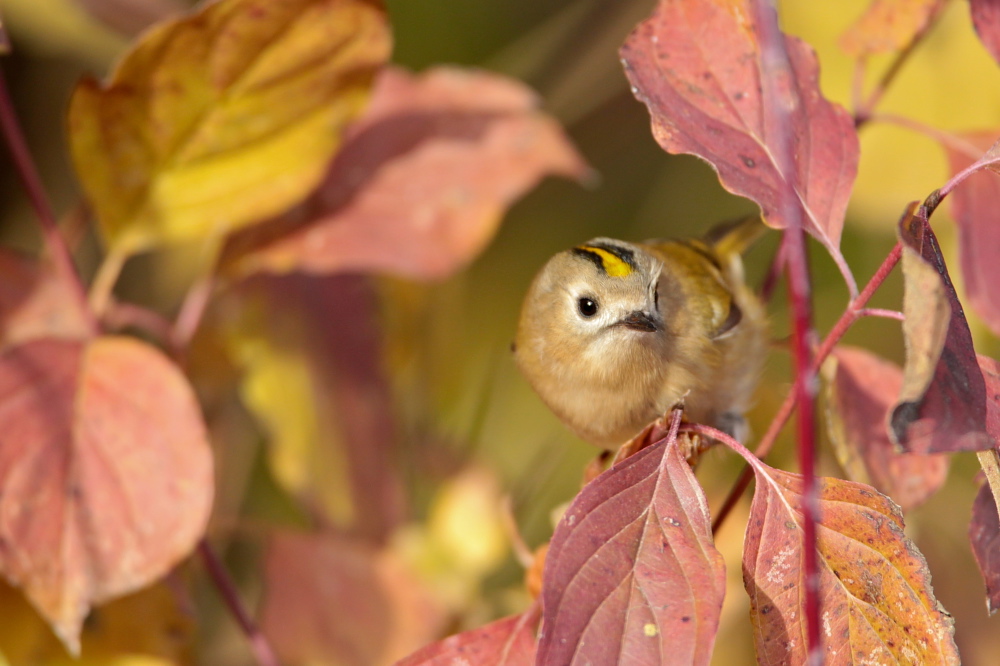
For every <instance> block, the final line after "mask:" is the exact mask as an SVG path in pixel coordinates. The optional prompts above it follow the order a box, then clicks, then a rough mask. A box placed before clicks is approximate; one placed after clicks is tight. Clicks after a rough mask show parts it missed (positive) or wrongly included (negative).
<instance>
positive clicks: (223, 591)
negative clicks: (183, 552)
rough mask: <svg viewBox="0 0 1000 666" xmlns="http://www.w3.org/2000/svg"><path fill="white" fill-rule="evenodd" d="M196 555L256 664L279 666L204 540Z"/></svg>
mask: <svg viewBox="0 0 1000 666" xmlns="http://www.w3.org/2000/svg"><path fill="white" fill-rule="evenodd" d="M198 554H199V555H201V559H202V562H204V563H205V568H206V569H207V570H208V574H209V576H210V577H211V579H212V582H214V583H215V587H216V588H217V589H218V590H219V594H220V595H221V596H222V599H223V601H225V602H226V606H227V607H228V608H229V612H230V613H232V614H233V617H235V618H236V621H237V623H239V625H240V629H242V630H243V633H244V634H246V637H247V639H248V640H249V642H250V650H251V651H252V652H253V655H254V658H255V659H256V661H257V663H258V664H259V665H260V666H280V663H281V662H279V661H278V658H277V656H275V653H274V650H273V649H272V648H271V644H270V643H269V642H268V640H267V637H265V636H264V634H263V633H261V631H260V628H259V627H258V626H257V624H256V623H255V622H254V621H253V618H251V617H250V613H248V612H247V609H246V608H245V607H244V606H243V601H242V600H241V599H240V594H239V591H238V590H237V589H236V584H235V583H233V579H232V578H230V576H229V572H228V571H226V568H225V566H223V564H222V561H221V560H220V559H219V556H218V555H216V554H215V551H214V550H212V547H211V546H210V545H209V544H208V541H206V540H205V539H202V540H201V541H199V542H198Z"/></svg>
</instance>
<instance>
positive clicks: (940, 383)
mask: <svg viewBox="0 0 1000 666" xmlns="http://www.w3.org/2000/svg"><path fill="white" fill-rule="evenodd" d="M915 206H916V205H915V204H911V206H910V208H909V210H908V211H907V212H906V213H905V214H904V215H903V217H902V219H900V221H899V226H898V234H899V239H900V242H901V243H902V245H903V258H902V263H903V286H904V291H903V313H904V314H905V315H906V319H905V321H904V322H903V337H904V340H905V342H906V365H905V367H904V374H903V387H902V390H901V391H900V394H899V400H898V402H897V403H896V406H895V407H894V408H893V410H892V414H891V416H890V419H889V423H890V427H891V432H892V435H893V437H894V438H895V440H896V441H897V442H898V443H899V444H900V445H901V446H903V447H904V448H905V449H906V450H907V451H911V452H916V453H941V452H946V451H981V450H985V449H988V448H990V447H991V446H993V445H994V441H993V438H992V437H991V436H990V435H989V434H988V433H987V431H986V415H987V411H986V386H985V384H984V381H983V375H982V372H981V371H980V369H979V363H978V361H977V359H976V350H975V349H974V348H973V346H972V333H971V332H970V331H969V324H968V322H966V321H965V313H964V312H963V310H962V304H961V303H960V302H959V300H958V295H957V294H956V293H955V287H954V286H953V285H952V283H951V278H950V277H949V276H948V268H947V267H946V266H945V263H944V257H943V256H942V255H941V248H940V247H939V246H938V243H937V238H936V237H935V236H934V232H933V231H931V227H930V225H929V224H928V223H927V220H926V218H924V217H923V216H922V215H918V214H914V210H915ZM918 447H919V448H918Z"/></svg>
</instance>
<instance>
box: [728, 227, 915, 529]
mask: <svg viewBox="0 0 1000 666" xmlns="http://www.w3.org/2000/svg"><path fill="white" fill-rule="evenodd" d="M902 252H903V248H902V246H901V245H900V244H899V243H896V245H895V246H894V247H893V248H892V250H891V251H890V252H889V255H888V256H887V257H886V258H885V260H884V261H883V262H882V265H881V266H879V267H878V270H876V271H875V274H874V275H873V276H872V278H871V280H869V281H868V284H867V285H865V288H864V289H862V290H861V293H860V294H858V296H857V298H855V299H853V300H852V301H851V302H850V303H848V304H847V308H846V309H845V310H844V313H843V314H842V315H840V319H838V320H837V323H836V324H834V325H833V328H832V329H830V332H829V333H828V334H827V336H826V338H825V339H824V340H823V342H822V343H821V344H820V346H819V347H818V348H817V350H816V354H815V355H814V356H813V368H814V371H815V372H819V368H820V366H821V365H822V363H823V361H825V360H826V357H827V356H829V355H830V352H832V351H833V348H834V347H835V346H836V345H837V343H838V342H840V339H841V338H842V337H844V334H845V333H847V329H849V328H850V327H851V326H852V325H853V324H854V322H856V321H857V320H858V319H860V318H861V317H863V316H868V315H869V314H870V313H871V311H870V310H869V309H868V308H866V307H865V305H866V304H867V303H868V301H869V300H871V297H872V295H873V294H874V293H875V291H876V290H877V289H878V288H879V287H881V286H882V283H883V282H885V279H886V278H887V277H888V276H889V273H891V272H892V269H893V268H895V267H896V264H898V263H899V259H900V257H901V256H902ZM893 318H895V317H893ZM796 398H797V393H796V391H794V390H792V391H789V392H788V395H787V396H785V401H784V402H783V403H781V407H779V408H778V412H777V414H775V416H774V419H772V421H771V425H770V426H769V427H768V429H767V432H766V433H764V436H763V437H761V439H760V443H759V444H758V445H757V448H756V449H754V455H755V456H757V457H758V458H761V459H763V458H764V457H765V456H767V454H768V453H770V451H771V448H772V447H773V446H774V443H775V442H776V441H777V439H778V435H779V434H780V433H781V429H782V428H784V427H785V424H786V423H788V419H789V418H790V417H791V416H792V412H793V411H794V409H795V404H796ZM752 478H753V471H752V470H751V469H750V468H749V467H746V468H744V469H743V473H742V474H740V476H739V478H738V479H737V480H736V483H735V484H733V488H732V490H730V491H729V495H727V496H726V499H725V501H724V502H723V503H722V506H721V507H720V508H719V511H718V512H717V513H716V516H715V520H714V521H713V522H712V532H713V533H715V532H718V530H719V528H720V527H721V526H722V523H723V522H724V521H725V520H726V517H727V516H729V513H730V512H731V511H732V510H733V507H734V506H736V503H737V502H738V501H739V499H740V497H741V496H742V495H743V492H744V491H745V490H746V489H747V486H749V485H750V480H751V479H752Z"/></svg>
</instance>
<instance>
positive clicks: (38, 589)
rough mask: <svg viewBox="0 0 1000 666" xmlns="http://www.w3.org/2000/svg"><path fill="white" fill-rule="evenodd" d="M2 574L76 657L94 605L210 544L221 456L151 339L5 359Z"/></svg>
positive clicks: (36, 347) (1, 373)
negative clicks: (215, 465)
mask: <svg viewBox="0 0 1000 666" xmlns="http://www.w3.org/2000/svg"><path fill="white" fill-rule="evenodd" d="M0 488H2V489H3V493H2V494H0V573H2V574H3V575H4V576H6V578H7V579H8V580H9V581H10V582H11V583H12V584H14V585H17V586H19V587H21V588H22V589H23V590H24V592H25V595H26V596H27V597H28V599H29V600H30V601H31V602H32V603H33V604H34V605H35V607H36V608H37V609H38V610H39V611H40V612H41V614H42V615H43V616H44V617H45V618H46V619H47V620H48V621H49V623H50V624H51V625H52V626H53V628H54V629H55V631H56V633H57V634H58V635H59V637H60V639H62V641H63V642H64V643H65V644H66V645H67V647H68V648H69V649H70V650H71V651H76V650H77V649H78V647H79V643H78V641H79V632H80V628H81V625H82V624H83V619H84V617H85V616H86V614H87V612H88V610H89V608H90V606H91V604H94V603H100V602H102V601H106V600H108V599H111V598H114V597H117V596H121V595H123V594H126V593H128V592H131V591H133V590H137V589H139V588H141V587H143V586H145V585H148V584H149V583H151V582H153V581H154V580H156V579H157V578H159V577H160V576H162V575H163V574H165V573H166V572H167V571H168V570H169V569H170V568H171V567H173V566H174V565H175V564H177V562H178V561H179V560H180V559H181V558H183V557H185V556H186V555H187V554H188V553H189V552H190V551H191V549H192V548H193V547H194V545H195V543H196V542H197V541H198V539H199V538H201V536H202V534H203V532H204V530H205V524H206V523H207V521H208V515H209V511H210V509H211V504H212V491H213V484H212V454H211V451H210V449H209V445H208V441H207V438H206V432H205V426H204V424H203V421H202V417H201V411H200V408H199V406H198V403H197V400H196V399H195V395H194V392H193V391H192V390H191V387H190V385H189V384H188V383H187V380H186V378H185V377H184V375H183V374H182V373H181V372H180V370H179V369H178V368H177V367H176V366H175V365H174V364H173V363H172V362H171V361H169V360H168V359H167V358H166V357H165V356H163V354H161V353H160V352H159V351H157V350H156V349H154V348H153V347H150V346H149V345H147V344H145V343H143V342H140V341H138V340H135V339H133V338H125V337H110V336H106V337H98V338H95V339H92V340H89V341H77V340H57V339H53V338H38V339H34V340H32V341H30V342H27V343H24V344H22V345H18V346H16V347H11V348H9V349H7V350H6V351H5V352H4V353H3V354H2V355H0Z"/></svg>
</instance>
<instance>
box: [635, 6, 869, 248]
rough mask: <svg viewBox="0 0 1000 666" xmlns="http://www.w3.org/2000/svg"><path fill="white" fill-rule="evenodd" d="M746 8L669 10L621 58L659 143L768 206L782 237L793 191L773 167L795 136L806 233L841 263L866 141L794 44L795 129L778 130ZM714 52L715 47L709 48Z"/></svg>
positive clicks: (660, 9)
mask: <svg viewBox="0 0 1000 666" xmlns="http://www.w3.org/2000/svg"><path fill="white" fill-rule="evenodd" d="M751 16H753V12H752V11H751V8H750V4H749V2H748V1H747V0H734V1H731V2H685V1H683V0H661V1H660V2H659V4H658V6H657V9H656V10H655V11H654V13H653V15H652V16H650V17H649V18H648V19H647V20H645V21H644V22H642V23H640V24H639V26H638V27H637V28H636V29H635V30H634V31H633V32H632V34H631V35H629V37H628V39H627V40H626V41H625V45H624V46H623V47H622V49H621V57H622V60H623V62H624V65H625V73H626V74H627V75H628V78H629V81H631V83H632V86H633V89H632V90H633V92H634V93H635V95H636V97H637V98H638V99H639V100H640V101H642V102H643V103H644V104H646V106H647V107H649V112H650V115H651V117H652V125H653V135H654V136H655V137H656V140H657V141H658V142H659V143H660V145H661V146H663V148H664V149H665V150H667V151H668V152H671V153H690V154H693V155H697V156H698V157H701V158H702V159H704V160H706V161H707V162H708V163H709V164H711V165H712V167H713V168H714V169H715V170H716V171H717V172H718V174H719V180H720V181H721V182H722V185H723V187H725V188H726V189H727V190H729V191H730V192H733V193H735V194H739V195H741V196H745V197H748V198H750V199H752V200H753V201H755V202H757V204H759V205H760V207H761V210H762V212H763V215H764V217H765V219H766V220H767V221H768V223H769V224H771V225H772V226H774V227H776V228H779V229H780V228H784V227H785V226H786V224H787V220H784V219H782V218H781V217H780V216H781V212H782V205H781V192H782V191H783V189H784V187H785V185H784V184H783V177H782V176H781V174H780V173H779V170H778V168H777V165H776V163H775V161H774V159H775V158H774V155H775V152H774V148H775V146H774V142H775V140H776V137H778V136H779V135H780V133H782V132H788V133H790V134H791V139H792V142H793V147H794V154H795V156H796V160H797V164H796V166H797V174H796V175H797V178H795V179H794V182H796V183H797V187H798V203H799V205H800V207H801V210H802V219H803V221H804V224H805V225H806V229H807V230H808V231H809V232H810V233H811V234H813V235H814V236H816V237H817V238H818V239H819V240H820V241H821V242H822V243H823V244H824V245H825V246H826V247H827V249H828V250H830V252H831V253H832V254H833V255H834V256H835V257H839V256H840V252H839V250H838V246H839V244H840V233H841V230H842V228H843V224H844V213H845V211H846V209H847V200H848V198H849V197H850V193H851V186H852V185H853V183H854V178H855V176H856V174H857V167H858V139H857V135H856V133H855V131H854V123H853V121H852V120H851V117H850V116H849V115H848V114H847V112H846V111H844V110H843V109H842V108H841V107H839V106H837V105H835V104H832V103H831V102H829V101H827V100H826V99H824V98H823V96H822V94H821V93H820V90H819V82H818V67H817V64H816V55H815V53H814V52H813V51H812V49H811V48H810V47H809V46H808V45H806V44H805V43H804V42H802V41H800V40H798V39H796V38H794V37H786V38H785V44H786V47H787V49H788V55H789V58H790V60H791V66H792V70H793V74H794V81H792V82H791V88H792V90H791V91H789V94H791V95H792V96H793V97H794V98H795V101H796V105H795V111H794V112H793V114H792V117H793V119H794V121H793V124H792V126H791V127H770V126H768V119H769V117H770V116H771V114H769V113H768V112H767V106H768V104H769V103H770V100H771V99H773V98H774V94H773V91H770V90H769V89H768V86H770V85H772V82H771V81H770V78H771V77H768V76H766V75H765V74H764V73H763V72H762V68H761V52H760V44H759V43H758V42H757V37H756V34H757V33H756V30H757V27H756V26H755V25H753V23H752V19H751V18H749V17H751ZM708 45H710V47H708V48H706V47H707V46H708Z"/></svg>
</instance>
